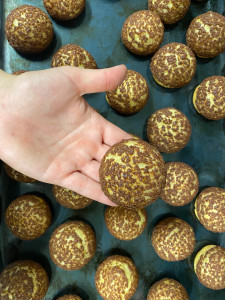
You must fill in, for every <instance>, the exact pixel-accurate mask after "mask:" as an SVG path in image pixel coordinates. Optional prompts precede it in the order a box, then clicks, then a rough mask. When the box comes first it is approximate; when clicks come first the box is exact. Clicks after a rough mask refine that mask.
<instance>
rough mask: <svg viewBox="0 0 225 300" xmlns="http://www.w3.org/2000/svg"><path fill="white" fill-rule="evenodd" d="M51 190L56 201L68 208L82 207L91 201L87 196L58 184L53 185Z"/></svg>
mask: <svg viewBox="0 0 225 300" xmlns="http://www.w3.org/2000/svg"><path fill="white" fill-rule="evenodd" d="M52 191H53V194H54V196H55V199H56V201H57V202H59V204H61V205H63V206H65V207H67V208H70V209H83V208H85V207H87V206H88V205H90V204H91V203H92V202H93V200H91V199H89V198H87V197H84V196H82V195H80V194H77V193H76V192H73V191H71V190H69V189H66V188H63V187H61V186H58V185H54V186H53V189H52Z"/></svg>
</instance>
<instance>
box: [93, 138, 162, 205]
mask: <svg viewBox="0 0 225 300" xmlns="http://www.w3.org/2000/svg"><path fill="white" fill-rule="evenodd" d="M99 176H100V183H101V187H102V190H103V192H104V193H105V195H106V196H107V197H108V198H109V199H110V200H111V201H112V202H114V203H116V204H118V205H121V206H126V207H129V208H143V207H145V206H147V205H149V204H150V203H152V202H153V201H155V200H157V199H158V197H159V195H160V193H161V190H162V188H163V187H164V184H165V180H166V170H165V163H164V160H163V158H162V156H161V154H160V153H159V152H158V150H157V149H156V148H155V147H153V146H151V145H150V144H149V143H147V142H144V141H142V140H141V139H137V138H131V139H128V140H122V141H121V142H119V143H117V144H115V145H113V146H112V147H111V148H110V149H109V150H108V151H107V152H106V154H105V155H104V157H103V159H102V161H101V165H100V169H99Z"/></svg>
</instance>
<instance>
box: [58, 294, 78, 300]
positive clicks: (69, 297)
mask: <svg viewBox="0 0 225 300" xmlns="http://www.w3.org/2000/svg"><path fill="white" fill-rule="evenodd" d="M56 300H82V299H81V297H79V296H76V295H65V296H62V297H59V298H57V299H56Z"/></svg>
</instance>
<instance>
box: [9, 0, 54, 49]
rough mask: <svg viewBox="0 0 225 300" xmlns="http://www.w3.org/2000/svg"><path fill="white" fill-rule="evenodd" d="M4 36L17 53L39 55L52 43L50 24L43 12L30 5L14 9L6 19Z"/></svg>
mask: <svg viewBox="0 0 225 300" xmlns="http://www.w3.org/2000/svg"><path fill="white" fill-rule="evenodd" d="M5 34H6V38H7V40H8V42H9V44H10V45H11V46H12V47H13V48H14V49H15V50H16V51H18V52H22V53H30V54H32V53H39V52H42V51H43V50H45V49H46V48H47V47H48V46H49V44H50V43H51V41H52V38H53V35H54V33H53V27H52V22H51V20H50V19H49V17H48V16H47V15H46V13H45V12H44V11H42V10H41V9H40V8H38V7H35V6H32V5H26V4H24V5H22V6H19V7H17V8H16V9H14V10H13V11H12V12H11V13H10V14H9V15H8V17H7V18H6V21H5Z"/></svg>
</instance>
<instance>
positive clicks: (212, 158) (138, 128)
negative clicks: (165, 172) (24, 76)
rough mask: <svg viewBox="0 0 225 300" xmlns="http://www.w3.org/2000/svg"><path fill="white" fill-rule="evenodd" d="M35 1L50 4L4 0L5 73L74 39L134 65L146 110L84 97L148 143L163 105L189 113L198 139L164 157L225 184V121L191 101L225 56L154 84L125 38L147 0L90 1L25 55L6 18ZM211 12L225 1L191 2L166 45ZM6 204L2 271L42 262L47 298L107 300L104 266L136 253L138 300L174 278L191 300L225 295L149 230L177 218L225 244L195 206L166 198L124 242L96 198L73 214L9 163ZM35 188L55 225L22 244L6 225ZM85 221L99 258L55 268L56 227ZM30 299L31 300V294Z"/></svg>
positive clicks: (103, 61)
mask: <svg viewBox="0 0 225 300" xmlns="http://www.w3.org/2000/svg"><path fill="white" fill-rule="evenodd" d="M22 4H30V5H35V6H38V7H39V8H41V9H43V10H45V9H44V7H43V4H42V1H41V0H40V1H37V0H26V1H25V0H1V2H0V9H1V20H0V22H1V23H0V26H1V32H2V34H1V36H0V43H1V56H0V59H1V61H0V66H1V68H3V69H4V70H5V71H6V72H9V73H11V72H14V71H16V70H19V69H24V70H28V71H29V70H40V69H46V68H50V65H51V59H52V56H53V55H54V53H55V52H56V51H57V50H58V49H59V48H60V47H61V46H62V45H65V44H67V43H75V44H78V45H80V46H81V47H83V48H85V49H86V50H88V51H89V52H90V53H91V54H92V55H93V56H94V58H95V60H96V62H97V64H98V67H99V68H105V67H111V66H114V65H117V64H125V65H126V66H127V68H128V69H132V70H135V71H137V72H139V73H141V74H142V75H143V76H144V77H145V78H146V79H147V82H148V84H149V90H150V93H149V100H148V103H147V105H146V106H145V107H144V109H143V110H141V111H140V112H138V113H137V114H135V115H132V116H122V115H120V114H118V113H117V112H116V111H114V110H113V109H111V108H110V107H109V105H108V104H107V102H106V100H105V94H104V93H98V94H93V95H88V96H86V97H85V98H86V99H87V101H88V102H89V104H90V105H92V106H93V107H94V108H96V109H97V110H98V111H99V113H100V114H102V115H103V116H104V117H105V118H106V119H108V120H109V121H111V122H113V123H114V124H116V125H117V126H119V127H121V128H123V129H124V130H126V131H128V132H130V133H133V134H136V135H138V136H140V137H141V138H143V139H145V140H147V137H146V122H147V119H148V118H149V116H150V115H151V114H152V113H153V112H155V111H156V110H157V109H160V108H163V107H171V106H172V107H176V108H178V109H180V110H181V111H182V112H183V113H185V114H186V115H187V116H188V118H189V120H190V122H191V125H192V129H193V130H192V137H191V140H190V142H189V143H188V145H187V146H186V147H185V148H184V149H183V150H181V151H180V152H177V153H173V154H166V155H163V156H164V159H165V161H166V162H167V161H182V162H185V163H187V164H189V165H191V166H192V167H193V168H194V169H195V170H196V172H197V173H198V176H199V181H200V190H202V189H203V188H205V187H208V186H218V187H222V188H225V171H224V170H225V122H224V120H220V121H209V120H206V119H205V118H203V117H202V116H200V115H199V114H198V113H197V112H196V111H195V109H194V107H193V105H192V94H193V91H194V89H195V87H196V86H197V85H198V84H199V83H200V82H201V81H202V80H203V79H204V78H206V77H208V76H211V75H223V76H225V53H223V54H221V55H219V56H217V57H216V58H213V59H199V58H197V72H196V74H195V77H194V78H193V80H192V81H191V83H190V84H189V85H187V86H185V87H183V88H181V89H177V90H168V89H165V88H162V87H160V86H159V85H157V84H156V83H155V81H154V80H153V77H152V75H151V73H150V70H149V63H150V60H151V56H149V57H138V56H135V55H132V54H131V53H129V52H128V51H127V50H126V48H125V47H124V46H123V44H122V42H121V39H120V32H121V28H122V25H123V23H124V21H125V20H126V18H127V17H128V16H129V15H130V14H132V13H133V12H135V11H137V10H141V9H146V8H147V0H132V1H127V0H120V1H119V0H87V1H86V9H85V11H84V12H83V13H82V14H81V15H80V16H79V17H78V18H77V19H76V20H73V21H70V22H64V23H63V22H56V21H54V20H53V21H52V22H53V26H54V32H55V36H54V40H53V42H52V44H51V45H50V47H49V48H48V49H47V50H46V51H44V52H43V53H41V54H39V55H20V54H18V53H17V52H16V51H15V50H14V49H12V48H11V47H10V46H9V44H8V42H7V41H6V39H5V37H4V32H3V27H4V20H5V17H6V16H7V15H8V14H9V12H10V11H12V10H13V9H14V8H16V7H17V6H19V5H22ZM209 10H213V11H216V12H218V13H221V14H224V11H225V1H224V0H218V1H215V0H211V1H210V0H208V1H202V2H197V1H192V4H191V7H190V9H189V11H188V13H187V15H186V16H185V18H184V19H183V20H182V21H180V22H179V23H177V24H175V25H170V26H169V25H167V26H165V36H164V41H163V44H167V43H169V42H182V43H185V34H186V30H187V27H188V26H189V24H190V21H191V20H192V19H193V18H194V17H196V16H197V15H199V14H202V13H205V12H207V11H209ZM0 189H1V191H0V197H1V199H2V201H1V213H2V215H1V233H0V243H1V259H0V267H1V269H2V268H3V267H5V266H6V265H7V264H8V263H10V262H12V261H14V260H17V259H23V258H29V259H34V260H36V261H39V262H40V263H42V264H43V266H44V267H45V268H46V270H47V271H48V273H49V276H50V286H49V290H48V292H47V294H46V296H45V300H52V299H56V298H57V296H59V295H63V294H65V293H68V292H75V293H77V294H79V295H80V296H81V297H82V298H83V299H84V300H88V299H89V300H99V299H102V298H101V297H100V296H99V295H98V293H97V292H96V289H95V283H94V276H95V271H96V268H97V266H98V265H99V263H100V262H101V261H102V260H103V259H104V258H105V257H106V256H108V255H110V254H124V255H128V256H129V257H131V258H132V259H133V260H134V262H135V264H136V266H137V269H138V272H139V274H140V281H139V285H138V289H137V292H136V293H135V295H134V296H133V298H132V299H133V300H144V299H146V297H147V293H148V290H149V288H150V286H151V285H152V284H153V283H154V282H155V281H157V280H159V279H161V278H163V277H165V276H168V277H172V278H174V279H177V280H178V281H180V282H181V283H182V284H183V285H184V286H185V288H186V289H187V291H188V293H189V295H190V299H191V300H212V299H214V300H224V299H225V290H221V291H213V290H210V289H207V288H206V287H204V286H203V285H201V283H199V281H198V279H197V277H196V275H195V274H194V271H193V255H192V256H191V257H190V258H189V259H187V260H184V261H180V262H166V261H163V260H161V259H160V258H159V257H158V256H157V255H156V253H155V252H154V250H153V247H152V245H151V242H150V235H151V232H152V229H153V227H154V225H155V224H156V222H157V221H158V220H159V219H162V218H163V217H166V216H169V215H173V216H177V217H180V218H182V219H184V220H186V221H187V222H188V223H189V224H190V225H192V226H193V228H194V231H195V234H196V239H197V244H196V249H195V251H197V250H198V249H200V248H201V246H203V245H205V244H207V243H215V244H218V245H221V246H223V247H225V234H224V233H223V234H215V233H212V232H209V231H207V230H206V229H204V228H203V226H202V225H201V224H200V223H199V222H198V221H197V220H196V218H195V216H194V214H193V203H191V204H188V205H185V206H183V207H172V206H169V205H168V204H166V203H164V202H163V201H162V200H161V199H159V200H158V201H156V202H155V203H153V204H152V205H150V206H148V207H147V214H148V224H147V227H146V229H145V230H144V232H143V234H142V235H141V236H140V237H138V238H137V239H136V240H133V241H129V242H125V241H119V240H117V239H115V238H114V237H112V236H111V235H110V233H109V232H108V230H107V229H106V227H105V224H104V218H103V213H104V209H105V207H104V205H102V204H99V203H97V202H95V203H93V204H91V205H90V206H89V207H87V208H85V209H83V210H81V211H74V210H69V209H67V208H64V207H62V206H60V205H59V204H58V203H56V201H55V200H54V197H53V194H52V187H51V186H50V185H48V184H44V183H39V182H37V183H33V184H23V183H17V182H15V181H13V180H12V179H10V178H9V177H8V176H7V175H6V174H5V172H4V170H3V168H2V170H1V173H0ZM28 192H35V193H39V194H41V195H43V197H45V199H47V201H48V202H49V204H50V206H51V208H52V212H53V222H52V225H51V227H50V228H49V229H48V231H47V232H46V233H45V234H44V235H43V236H42V237H40V238H39V239H37V240H34V241H32V242H30V241H21V240H19V239H17V238H15V237H14V236H13V235H12V234H11V233H10V231H9V230H8V229H7V227H6V225H5V222H4V212H5V209H6V208H7V206H8V205H9V203H10V202H11V201H12V200H13V199H15V198H16V197H18V196H20V195H23V194H25V193H28ZM71 218H72V219H74V218H75V219H82V220H86V221H87V222H89V223H90V224H91V225H92V226H93V228H94V230H95V233H96V237H97V251H96V254H95V257H94V258H93V259H92V261H91V262H90V263H89V264H88V265H86V266H85V267H84V268H82V269H81V270H78V271H72V272H68V271H64V270H62V269H60V268H58V267H56V266H55V265H54V264H53V262H52V261H51V259H50V257H49V249H48V241H49V238H50V236H51V234H52V232H53V230H54V229H55V228H56V227H57V226H58V225H60V224H61V223H62V222H63V221H65V220H67V219H71ZM25 300H26V299H25Z"/></svg>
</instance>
